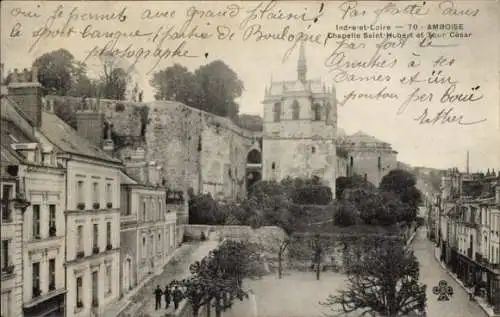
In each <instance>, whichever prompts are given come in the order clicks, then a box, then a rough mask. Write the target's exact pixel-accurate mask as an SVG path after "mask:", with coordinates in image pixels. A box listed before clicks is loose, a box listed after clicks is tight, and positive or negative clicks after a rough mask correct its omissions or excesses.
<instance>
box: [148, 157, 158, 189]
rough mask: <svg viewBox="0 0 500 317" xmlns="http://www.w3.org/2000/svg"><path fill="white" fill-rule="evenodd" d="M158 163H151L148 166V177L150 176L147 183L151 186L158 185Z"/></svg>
mask: <svg viewBox="0 0 500 317" xmlns="http://www.w3.org/2000/svg"><path fill="white" fill-rule="evenodd" d="M156 174H157V173H156V162H155V161H151V162H149V163H148V165H147V173H146V175H147V176H148V179H147V182H148V184H150V185H156V184H157V183H158V180H157V177H156Z"/></svg>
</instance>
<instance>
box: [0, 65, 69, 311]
mask: <svg viewBox="0 0 500 317" xmlns="http://www.w3.org/2000/svg"><path fill="white" fill-rule="evenodd" d="M7 92H8V94H7V95H4V96H2V115H1V116H2V118H1V120H2V128H1V134H2V146H3V152H4V153H6V154H7V155H9V156H10V157H11V158H14V157H16V156H17V158H18V159H17V162H11V164H12V165H9V166H10V167H9V168H10V174H11V175H13V176H14V177H16V178H17V182H16V187H17V189H16V190H17V191H18V194H22V195H24V197H25V199H26V200H27V202H29V205H27V208H25V209H24V211H23V212H22V215H21V218H20V221H21V223H22V226H21V228H22V231H21V244H20V245H19V246H18V248H17V249H15V250H13V251H15V253H16V254H17V253H21V261H22V271H21V272H22V273H21V272H20V274H21V275H22V282H21V283H22V296H21V298H16V301H18V302H20V303H22V315H24V316H61V315H62V314H64V306H65V305H64V304H65V293H66V287H65V286H66V285H65V274H64V263H65V245H66V241H65V221H64V210H65V204H66V191H65V188H66V183H65V182H66V173H65V169H64V167H63V166H62V163H61V161H60V160H59V159H58V157H57V149H56V148H55V147H54V144H53V143H52V142H51V141H50V140H49V139H48V138H47V137H46V135H45V134H44V132H43V127H42V126H43V124H42V121H43V119H42V113H43V112H44V111H46V110H48V107H49V105H47V104H44V103H43V102H42V87H41V85H40V84H39V83H38V82H37V80H36V71H35V72H32V71H28V70H27V69H25V70H24V71H23V72H17V70H16V71H15V72H14V73H13V74H12V75H11V80H10V83H9V85H8V87H7ZM13 257H17V255H13Z"/></svg>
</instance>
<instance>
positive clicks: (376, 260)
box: [320, 237, 426, 317]
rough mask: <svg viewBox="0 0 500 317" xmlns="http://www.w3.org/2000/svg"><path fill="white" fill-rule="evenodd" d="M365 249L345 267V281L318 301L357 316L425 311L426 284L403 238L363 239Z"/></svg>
mask: <svg viewBox="0 0 500 317" xmlns="http://www.w3.org/2000/svg"><path fill="white" fill-rule="evenodd" d="M364 243H365V244H367V247H368V248H367V250H368V251H366V252H364V253H363V255H362V256H361V257H360V259H359V260H358V261H353V262H351V263H350V264H349V267H348V268H347V274H348V285H347V288H346V289H345V290H342V291H340V292H339V294H338V295H330V296H329V297H328V298H327V300H326V301H325V302H322V303H320V304H322V305H325V306H329V307H330V308H332V310H334V311H335V310H337V311H338V310H340V311H342V313H358V316H370V315H371V316H391V317H396V316H408V315H409V314H411V313H414V312H423V311H425V306H426V294H425V289H426V285H423V284H420V283H419V264H418V261H417V259H416V257H415V255H414V254H413V251H411V250H410V249H409V248H407V247H406V245H405V243H404V241H402V240H396V239H393V238H389V239H388V238H375V237H372V238H371V239H370V240H365V242H364Z"/></svg>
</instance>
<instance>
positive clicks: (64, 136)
mask: <svg viewBox="0 0 500 317" xmlns="http://www.w3.org/2000/svg"><path fill="white" fill-rule="evenodd" d="M41 131H42V133H43V134H44V135H45V136H46V137H47V138H48V139H49V140H50V141H51V142H52V143H53V144H54V145H55V146H57V147H58V148H59V149H61V150H62V151H64V152H67V153H72V154H77V155H82V156H86V157H91V158H94V159H98V160H104V161H109V162H114V163H121V161H120V160H118V159H115V158H113V157H111V156H110V155H108V154H107V153H106V152H104V151H103V150H101V149H100V148H99V147H97V146H96V145H94V144H92V143H91V142H90V141H88V140H87V139H85V138H84V137H81V136H80V135H78V133H77V132H76V131H75V130H74V129H73V128H71V127H70V126H69V125H68V124H67V123H66V122H64V121H63V120H62V119H60V118H59V117H58V116H57V115H55V114H54V113H51V112H47V111H43V112H42V126H41Z"/></svg>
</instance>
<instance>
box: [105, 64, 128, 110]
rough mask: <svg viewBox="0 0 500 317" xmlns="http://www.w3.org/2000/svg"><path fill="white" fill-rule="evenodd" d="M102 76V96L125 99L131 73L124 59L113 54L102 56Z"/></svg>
mask: <svg viewBox="0 0 500 317" xmlns="http://www.w3.org/2000/svg"><path fill="white" fill-rule="evenodd" d="M101 63H102V71H103V73H102V76H101V78H100V91H101V94H100V95H101V97H103V98H106V99H112V100H125V97H126V92H127V86H128V82H129V81H130V75H129V73H128V70H130V67H127V66H126V63H125V61H124V60H121V59H118V58H116V57H114V56H111V55H105V56H103V57H102V58H101ZM126 69H127V70H126Z"/></svg>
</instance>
